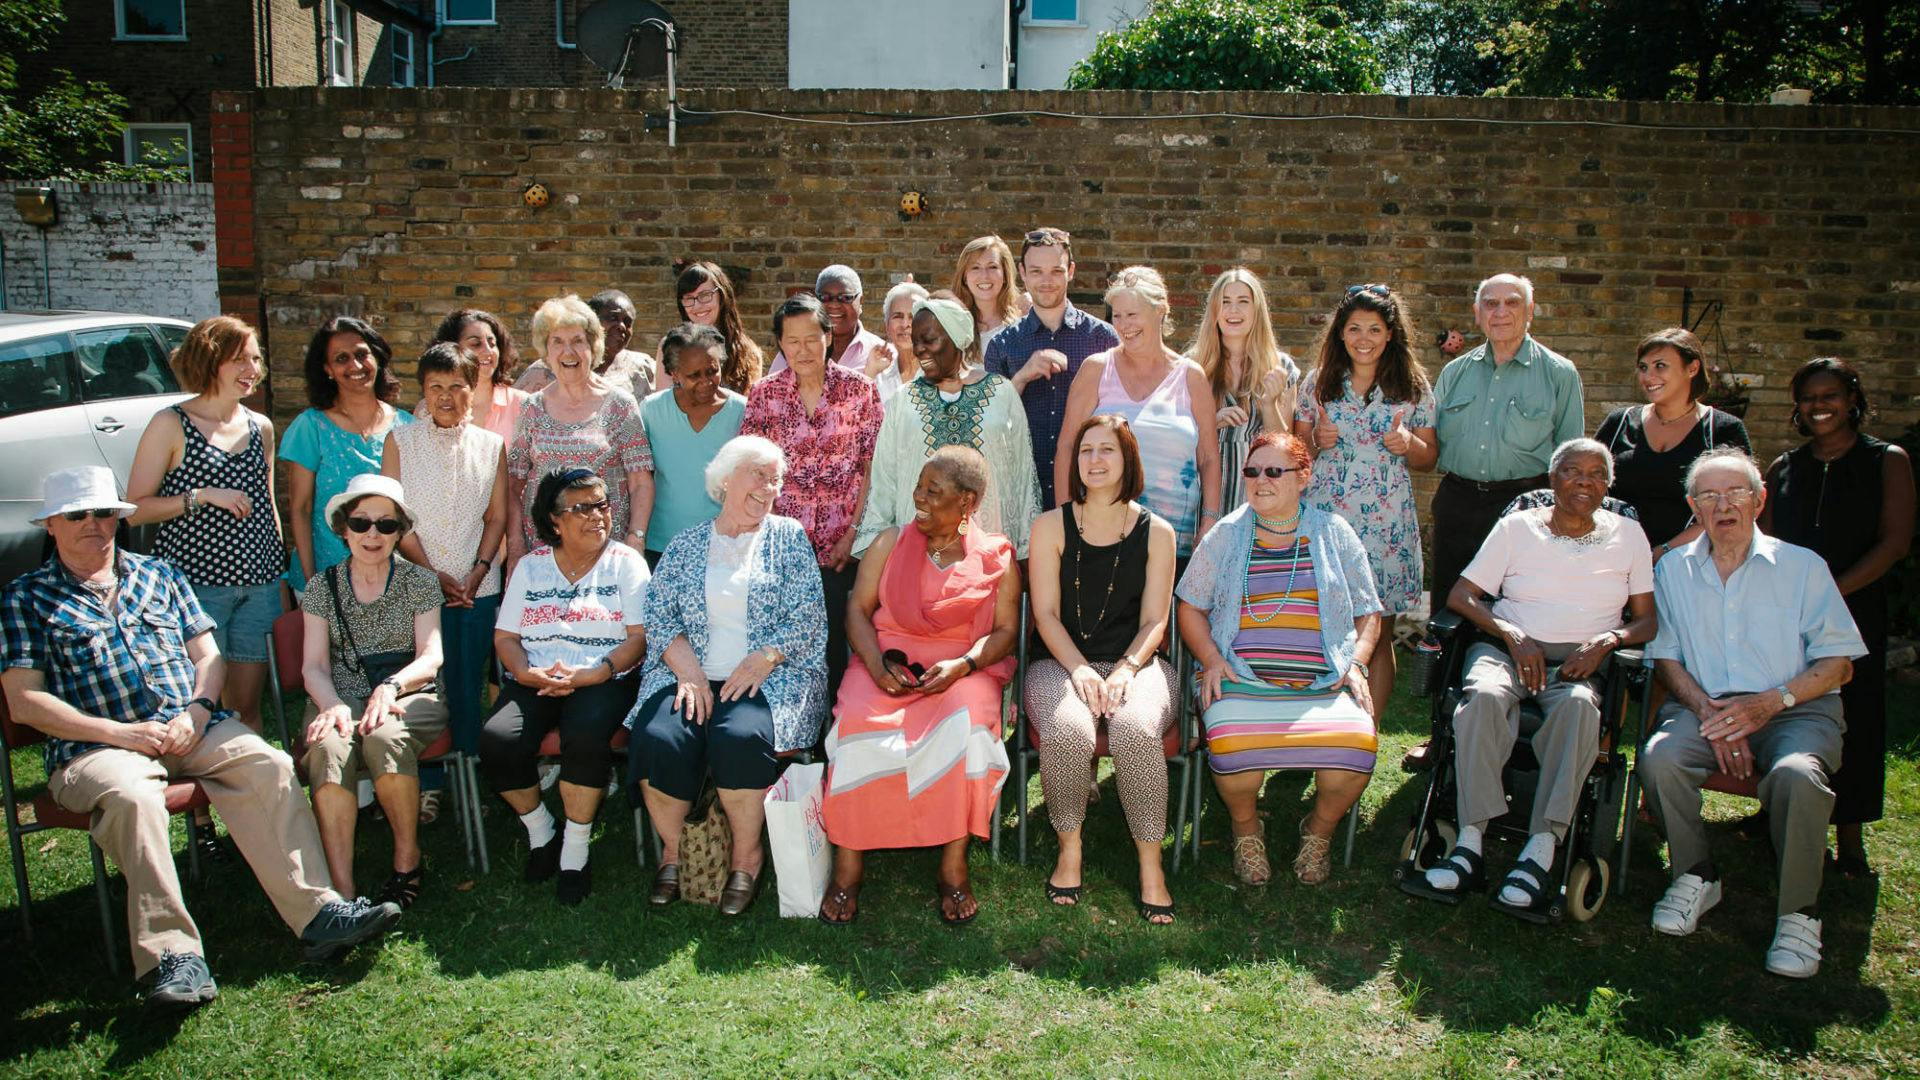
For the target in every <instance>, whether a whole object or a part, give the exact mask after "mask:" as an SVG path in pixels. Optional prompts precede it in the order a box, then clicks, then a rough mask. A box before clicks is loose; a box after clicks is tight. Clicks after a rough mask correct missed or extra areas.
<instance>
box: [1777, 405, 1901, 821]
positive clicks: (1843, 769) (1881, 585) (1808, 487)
mask: <svg viewBox="0 0 1920 1080" xmlns="http://www.w3.org/2000/svg"><path fill="white" fill-rule="evenodd" d="M1886 457H1887V444H1886V443H1884V442H1882V441H1880V440H1879V439H1876V438H1873V437H1872V436H1869V435H1862V436H1860V438H1859V439H1858V440H1857V441H1856V442H1855V443H1854V444H1853V447H1852V448H1851V449H1849V450H1848V451H1847V452H1846V453H1844V454H1842V455H1840V457H1839V458H1838V459H1836V460H1834V461H1830V462H1827V461H1821V460H1820V459H1819V458H1817V457H1815V456H1814V455H1813V447H1812V446H1811V445H1807V446H1802V447H1799V448H1798V449H1795V450H1789V451H1787V452H1786V453H1784V454H1782V455H1780V457H1779V458H1778V459H1776V460H1775V461H1774V463H1773V465H1772V466H1771V467H1769V468H1768V469H1767V500H1768V502H1769V503H1771V504H1772V511H1773V535H1775V536H1777V537H1779V538H1780V539H1782V540H1785V541H1787V542H1788V543H1790V544H1799V545H1800V546H1801V547H1805V548H1812V549H1813V550H1814V551H1816V552H1818V553H1819V555H1820V557H1821V558H1823V559H1825V560H1826V561H1827V568H1828V569H1829V570H1832V571H1833V576H1834V577H1836V578H1838V577H1839V576H1840V575H1841V574H1843V573H1845V572H1846V570H1847V568H1848V567H1851V566H1852V565H1853V564H1854V563H1856V562H1859V561H1860V558H1861V556H1863V555H1865V554H1866V553H1867V552H1868V551H1869V550H1870V549H1871V548H1872V547H1873V545H1874V544H1876V543H1878V542H1879V540H1880V508H1881V503H1882V493H1883V492H1884V490H1885V489H1884V488H1883V487H1882V486H1881V484H1882V482H1883V480H1882V476H1881V470H1882V468H1884V467H1885V463H1886ZM1846 599H1847V610H1848V611H1849V612H1851V613H1852V614H1853V621H1854V623H1855V624H1857V625H1858V626H1859V627H1860V636H1861V638H1863V639H1865V641H1866V643H1867V655H1866V656H1865V657H1864V658H1862V659H1859V660H1855V661H1854V662H1853V678H1852V679H1851V680H1850V681H1848V683H1847V684H1846V685H1845V686H1843V687H1841V688H1840V705H1841V708H1842V710H1843V711H1844V712H1845V715H1846V722H1847V730H1846V734H1845V735H1844V736H1843V738H1842V742H1841V746H1840V768H1839V771H1837V772H1835V773H1834V774H1833V781H1832V782H1833V796H1834V798H1833V823H1834V824H1835V825H1857V824H1860V823H1862V822H1868V821H1879V820H1880V816H1881V813H1882V809H1883V805H1884V803H1885V800H1886V791H1887V579H1886V578H1885V577H1884V576H1883V577H1881V578H1880V580H1878V581H1876V582H1874V583H1873V584H1871V585H1868V586H1867V587H1866V588H1864V589H1860V590H1858V591H1856V592H1854V593H1851V594H1849V595H1848V596H1847V598H1846Z"/></svg>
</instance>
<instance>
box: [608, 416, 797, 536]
mask: <svg viewBox="0 0 1920 1080" xmlns="http://www.w3.org/2000/svg"><path fill="white" fill-rule="evenodd" d="M720 399H721V402H722V404H721V406H720V411H719V412H717V413H714V414H713V415H712V416H710V417H708V418H707V426H706V427H703V428H701V429H700V430H699V431H695V430H693V424H692V423H691V422H690V421H688V420H687V414H686V413H684V412H681V411H680V406H679V405H678V404H677V403H675V402H674V400H673V389H672V388H671V387H669V388H667V389H665V390H656V391H654V392H653V393H651V394H648V395H647V399H646V400H645V401H643V402H641V403H640V422H641V423H642V424H644V425H645V426H646V429H647V445H648V446H649V447H651V448H652V450H653V516H652V517H651V518H649V519H647V550H648V551H665V550H667V544H669V543H670V542H672V540H673V538H674V537H676V536H679V535H680V534H681V532H683V531H685V530H686V529H689V528H692V527H693V526H695V525H698V524H700V523H701V522H703V521H712V520H713V519H714V517H715V516H716V515H717V514H719V513H720V504H719V503H717V502H714V501H713V500H712V499H711V498H709V497H708V496H707V463H708V462H710V461H712V460H713V458H714V455H715V454H718V453H719V452H720V448H721V447H723V446H725V445H727V442H728V440H730V439H732V438H733V437H734V436H735V435H738V434H740V421H742V420H744V419H746V416H747V399H746V398H744V397H742V396H741V395H739V394H736V393H734V392H733V391H732V390H729V389H727V388H726V387H724V386H723V387H721V388H720ZM790 464H791V463H790Z"/></svg>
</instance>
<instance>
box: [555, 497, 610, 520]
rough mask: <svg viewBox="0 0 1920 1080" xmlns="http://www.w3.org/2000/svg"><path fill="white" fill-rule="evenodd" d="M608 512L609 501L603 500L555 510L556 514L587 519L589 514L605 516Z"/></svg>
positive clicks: (575, 504)
mask: <svg viewBox="0 0 1920 1080" xmlns="http://www.w3.org/2000/svg"><path fill="white" fill-rule="evenodd" d="M608 510H609V505H608V503H607V500H605V499H601V500H600V501H599V502H583V503H574V504H573V505H572V506H562V507H560V508H559V509H558V510H555V511H554V513H556V514H579V515H580V516H581V517H586V516H587V515H588V514H604V513H607V512H608Z"/></svg>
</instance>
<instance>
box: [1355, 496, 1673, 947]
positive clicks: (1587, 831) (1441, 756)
mask: <svg viewBox="0 0 1920 1080" xmlns="http://www.w3.org/2000/svg"><path fill="white" fill-rule="evenodd" d="M1543 495H1544V496H1545V498H1544V500H1543V499H1542V498H1541V496H1543ZM1551 504H1552V493H1551V492H1550V491H1545V492H1529V493H1527V494H1525V495H1521V496H1520V497H1519V498H1517V499H1515V500H1514V502H1513V503H1512V504H1511V505H1509V506H1508V507H1507V511H1506V512H1507V513H1513V512H1514V511H1515V510H1519V509H1525V508H1529V507H1536V506H1542V505H1551ZM1604 505H1605V508H1606V509H1608V510H1612V511H1614V512H1616V513H1620V514H1621V515H1622V516H1624V517H1637V515H1634V514H1633V513H1632V511H1631V510H1630V509H1629V508H1625V507H1624V504H1620V503H1617V502H1616V501H1615V500H1614V499H1611V498H1609V499H1607V500H1606V502H1605V504H1604ZM1503 516H1504V515H1503ZM1428 630H1429V633H1430V634H1431V635H1432V636H1433V638H1435V639H1436V640H1437V641H1438V643H1439V646H1440V655H1439V659H1438V661H1437V673H1436V675H1435V678H1434V684H1435V685H1437V686H1438V687H1440V689H1438V690H1436V691H1435V692H1433V694H1432V701H1433V707H1432V713H1431V732H1430V734H1429V736H1428V740H1427V741H1426V742H1425V743H1423V744H1422V745H1420V746H1417V747H1415V748H1414V749H1412V750H1410V751H1408V753H1407V755H1406V757H1405V758H1404V760H1403V761H1402V763H1401V767H1402V768H1404V769H1405V770H1407V771H1408V772H1424V773H1427V774H1428V776H1429V781H1428V784H1427V790H1426V793H1425V795H1424V796H1423V797H1422V799H1421V802H1420V809H1419V811H1418V812H1417V813H1415V814H1414V816H1413V819H1412V821H1411V823H1410V827H1409V829H1408V831H1407V835H1406V838H1405V839H1404V840H1402V841H1401V844H1400V861H1399V863H1398V865H1396V866H1395V867H1394V870H1393V880H1394V882H1395V883H1396V884H1398V885H1399V886H1400V889H1401V891H1402V892H1405V893H1407V894H1408V895H1411V896H1419V897H1422V898H1423V899H1431V900H1438V901H1440V902H1442V903H1447V904H1457V903H1459V901H1460V895H1459V894H1449V893H1441V892H1438V891H1437V890H1432V889H1429V888H1426V887H1425V874H1426V871H1427V870H1429V869H1431V868H1432V867H1434V866H1436V865H1438V864H1440V863H1441V862H1442V861H1444V860H1445V859H1446V857H1447V853H1448V852H1450V851H1452V850H1453V846H1454V841H1455V838H1456V836H1457V834H1458V823H1457V822H1455V821H1454V820H1453V818H1454V816H1455V815H1456V813H1457V811H1456V809H1455V808H1456V807H1457V806H1458V805H1459V803H1458V797H1457V796H1458V788H1457V783H1456V779H1455V775H1454V735H1453V714H1454V710H1455V709H1456V708H1457V707H1458V706H1459V704H1460V701H1461V699H1462V698H1463V697H1464V696H1465V689H1464V686H1463V683H1464V682H1465V678H1466V656H1467V650H1468V649H1469V647H1471V646H1472V645H1473V644H1474V643H1475V642H1476V641H1482V640H1488V639H1487V637H1486V635H1485V634H1483V633H1481V631H1480V630H1479V629H1478V628H1477V627H1475V626H1473V625H1472V624H1471V623H1469V622H1467V621H1466V619H1465V618H1464V617H1462V616H1461V615H1459V614H1457V613H1455V612H1453V611H1450V610H1442V611H1441V612H1439V613H1438V614H1436V615H1435V616H1434V617H1433V620H1432V621H1431V623H1430V624H1429V627H1428ZM1644 665H1645V661H1644V654H1643V653H1642V652H1641V651H1640V650H1639V649H1632V648H1627V649H1616V650H1614V652H1613V653H1612V654H1611V655H1610V656H1608V658H1607V662H1606V664H1605V666H1604V667H1602V669H1601V670H1600V672H1599V673H1598V680H1599V685H1600V688H1601V692H1600V746H1599V756H1598V758H1597V759H1596V760H1595V762H1594V765H1593V768H1592V769H1590V770H1589V771H1588V773H1587V776H1586V779H1585V780H1584V781H1583V782H1582V784H1581V789H1580V793H1579V796H1578V798H1577V799H1576V800H1575V805H1574V814H1573V821H1572V822H1571V823H1570V825H1569V826H1568V829H1567V835H1566V838H1565V839H1564V840H1563V841H1562V843H1561V844H1560V845H1559V853H1558V854H1557V855H1556V857H1555V859H1554V868H1553V871H1552V875H1553V877H1554V879H1555V880H1554V881H1553V882H1550V883H1549V893H1548V898H1547V900H1546V902H1545V903H1544V904H1542V905H1541V906H1539V907H1536V908H1521V907H1514V906H1509V905H1505V904H1501V903H1499V902H1498V900H1497V897H1498V895H1499V883H1498V880H1497V879H1496V880H1494V881H1490V882H1489V886H1490V889H1489V892H1490V894H1491V896H1492V897H1494V898H1495V899H1494V900H1493V901H1492V902H1493V905H1494V906H1496V907H1499V908H1500V909H1501V910H1503V911H1506V912H1508V913H1510V914H1513V915H1516V916H1518V917H1520V918H1523V919H1526V920H1528V921H1530V922H1535V923H1542V924H1546V923H1553V922H1558V921H1560V920H1562V919H1565V918H1567V917H1571V918H1572V919H1573V920H1574V921H1575V922H1586V921H1587V920H1589V919H1592V918H1593V917H1594V916H1595V915H1596V914H1598V913H1599V911H1600V908H1601V907H1602V906H1603V905H1604V904H1605V903H1606V898H1607V894H1608V888H1609V886H1610V884H1611V883H1612V880H1613V874H1614V867H1615V866H1616V865H1617V864H1618V858H1619V845H1618V839H1619V835H1620V824H1621V808H1622V805H1623V798H1624V794H1625V790H1626V785H1627V778H1628V760H1627V753H1626V751H1627V749H1628V748H1629V747H1632V746H1634V745H1635V743H1636V741H1637V740H1636V738H1635V737H1634V736H1633V735H1632V734H1628V733H1627V732H1626V731H1625V730H1624V729H1625V727H1626V721H1627V719H1628V714H1629V713H1630V712H1631V711H1632V709H1631V706H1632V704H1633V703H1634V702H1636V701H1640V702H1643V703H1644V701H1645V694H1644V691H1645V688H1646V687H1647V685H1648V683H1649V680H1650V678H1651V672H1649V671H1648V670H1647V669H1646V668H1645V666H1644ZM1520 708H1521V722H1520V730H1521V738H1520V739H1519V740H1518V741H1517V742H1516V743H1515V744H1514V749H1513V754H1512V756H1511V757H1509V758H1508V760H1507V763H1506V765H1505V766H1504V767H1503V768H1502V769H1501V785H1502V787H1503V788H1505V790H1506V796H1507V812H1506V813H1504V814H1502V815H1500V816H1499V817H1497V818H1495V819H1494V820H1492V821H1490V822H1488V823H1487V828H1486V835H1487V837H1488V838H1489V839H1492V838H1495V837H1499V838H1502V839H1506V840H1512V841H1516V842H1518V843H1522V844H1524V843H1525V842H1526V841H1527V839H1528V836H1529V830H1528V820H1529V817H1530V816H1531V812H1532V808H1533V800H1534V793H1535V790H1536V788H1537V786H1538V782H1539V772H1540V766H1539V763H1538V762H1537V761H1536V760H1535V758H1534V756H1533V748H1532V741H1531V733H1532V732H1533V731H1535V730H1537V729H1538V727H1539V725H1540V724H1541V722H1542V721H1543V720H1544V716H1543V715H1542V713H1541V711H1540V708H1539V705H1538V703H1537V701H1535V700H1534V699H1531V698H1530V699H1528V700H1526V701H1523V702H1522V703H1521V705H1520ZM1642 710H1643V711H1644V704H1643V706H1642Z"/></svg>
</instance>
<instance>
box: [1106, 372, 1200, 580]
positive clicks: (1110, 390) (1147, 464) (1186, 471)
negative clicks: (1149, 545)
mask: <svg viewBox="0 0 1920 1080" xmlns="http://www.w3.org/2000/svg"><path fill="white" fill-rule="evenodd" d="M1102 355H1104V357H1105V358H1106V367H1105V369H1104V370H1103V371H1101V373H1100V400H1099V401H1098V403H1096V404H1095V405H1094V407H1093V411H1094V412H1095V413H1096V414H1098V413H1108V414H1112V415H1115V416H1119V417H1123V418H1124V419H1125V420H1126V421H1127V423H1128V424H1129V425H1130V426H1131V427H1132V428H1133V437H1134V439H1135V440H1137V441H1138V442H1139V443H1140V465H1141V468H1142V469H1143V470H1144V472H1145V474H1146V475H1145V479H1146V490H1145V491H1143V492H1142V493H1141V495H1140V501H1141V502H1143V503H1145V504H1146V506H1147V509H1149V510H1151V511H1153V512H1154V513H1156V514H1159V515H1160V516H1161V517H1163V518H1166V519H1167V521H1168V522H1169V523H1171V524H1172V525H1173V531H1174V534H1175V536H1176V537H1177V538H1178V545H1177V551H1178V553H1179V554H1181V555H1190V554H1192V553H1193V538H1194V534H1195V533H1196V532H1198V531H1199V526H1200V463H1199V453H1200V429H1199V427H1198V426H1197V425H1196V424H1195V422H1194V419H1193V402H1192V400H1191V399H1190V398H1189V397H1188V388H1187V368H1186V365H1185V364H1182V363H1175V364H1173V365H1172V368H1173V370H1171V371H1169V372H1168V373H1167V376H1166V378H1164V379H1161V380H1160V385H1158V386H1156V387H1154V388H1153V389H1152V390H1151V391H1150V392H1149V393H1148V394H1147V396H1146V397H1145V398H1143V399H1141V400H1139V401H1135V400H1134V399H1133V398H1132V397H1130V396H1128V394H1127V388H1126V385H1125V384H1124V383H1122V382H1121V381H1120V350H1119V349H1110V350H1108V351H1107V352H1106V353H1104V354H1102Z"/></svg>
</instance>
